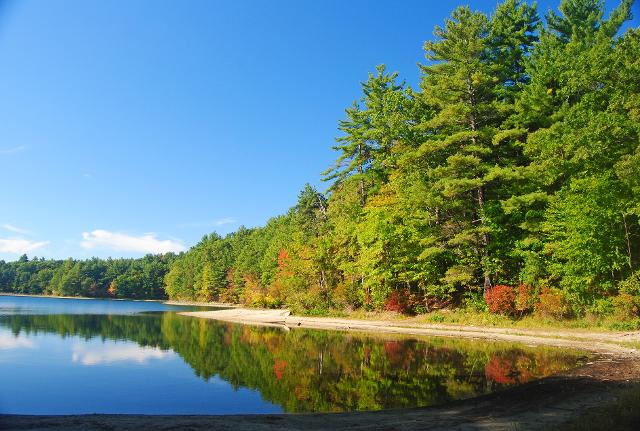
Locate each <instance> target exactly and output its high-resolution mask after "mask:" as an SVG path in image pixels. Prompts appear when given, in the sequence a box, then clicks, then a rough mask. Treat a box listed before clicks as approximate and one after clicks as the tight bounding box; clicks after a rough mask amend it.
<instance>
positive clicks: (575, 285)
mask: <svg viewBox="0 0 640 431" xmlns="http://www.w3.org/2000/svg"><path fill="white" fill-rule="evenodd" d="M632 4H633V0H621V1H620V3H619V4H618V6H617V7H616V8H614V9H613V10H612V11H611V13H609V14H608V15H607V16H605V10H604V5H603V2H602V1H600V0H562V1H561V2H560V5H559V7H558V11H549V12H548V13H546V14H545V15H544V17H543V18H540V15H539V12H538V11H537V8H536V6H535V4H529V3H527V2H526V1H522V0H505V1H503V2H502V3H499V4H498V5H497V6H496V9H495V10H494V11H493V12H492V13H491V14H485V13H482V12H476V11H473V10H471V9H470V8H469V7H459V8H457V9H455V10H454V11H453V12H452V14H451V16H450V17H449V18H448V19H447V20H446V21H445V23H444V25H442V26H437V27H436V28H435V29H434V37H433V38H432V39H431V40H429V41H427V42H425V44H424V51H425V57H426V61H425V63H424V64H422V65H420V67H419V72H420V84H419V86H418V88H411V87H410V86H409V85H407V84H406V83H405V82H404V81H402V80H401V79H400V78H399V76H398V74H397V73H392V72H389V71H388V70H387V69H386V68H385V66H384V65H381V66H378V67H377V68H376V70H375V72H373V73H370V74H369V76H368V79H367V80H366V81H365V82H363V83H361V90H362V94H361V96H360V98H359V99H358V100H357V101H355V102H354V104H353V105H352V106H350V107H348V108H347V109H346V118H345V119H343V120H342V121H340V122H339V126H338V129H339V131H340V136H339V138H338V139H337V141H336V143H335V146H334V149H335V150H336V153H337V158H336V161H335V163H334V164H333V166H331V167H330V168H329V169H327V170H326V171H325V172H324V173H323V174H322V177H323V179H324V180H325V181H327V184H328V189H327V191H326V192H325V193H320V192H319V191H318V190H316V189H315V188H314V187H312V186H310V185H306V186H305V187H304V188H303V190H302V191H301V192H300V194H299V197H298V201H297V203H296V204H295V205H294V206H293V207H292V208H290V209H289V211H287V212H286V214H283V215H279V216H276V217H274V218H272V219H270V220H269V221H268V222H267V223H266V225H265V226H263V227H257V228H245V227H241V228H240V229H238V230H237V231H236V232H234V233H231V234H229V235H227V236H225V237H222V236H220V235H218V234H216V233H213V234H210V235H207V236H205V237H204V238H203V239H202V240H201V241H200V242H199V243H198V244H197V245H195V246H194V247H193V248H191V249H190V250H189V251H188V252H186V253H182V254H180V255H178V256H171V257H169V258H167V257H159V258H149V259H151V260H153V259H159V260H160V261H161V262H159V263H158V265H159V266H162V265H163V264H166V265H168V270H167V273H166V275H165V276H164V289H165V291H166V294H167V295H168V296H169V297H170V298H175V299H183V300H198V301H211V300H219V301H230V302H238V303H244V304H249V305H257V306H269V307H279V306H287V307H289V308H291V309H293V310H294V311H299V312H305V313H311V314H314V313H315V314H322V313H326V312H327V311H328V310H330V309H356V308H363V309H384V308H386V309H391V310H396V311H408V312H426V311H430V310H433V309H436V308H441V307H446V306H465V305H468V304H479V303H482V304H484V302H485V300H486V302H487V303H489V304H488V305H489V308H491V309H492V310H502V311H504V312H507V313H514V312H516V311H517V312H527V311H530V310H532V309H534V308H535V307H540V309H542V310H543V311H544V308H545V307H546V308H552V310H550V313H551V314H552V315H568V314H582V313H585V312H587V311H596V312H602V313H607V312H610V311H611V310H612V309H613V308H615V307H617V308H620V309H624V310H626V312H628V313H627V314H632V315H633V314H635V315H640V145H639V142H640V139H639V136H640V79H638V77H639V76H640V61H639V59H640V30H639V29H638V28H629V29H627V30H626V31H625V32H622V31H621V28H622V26H623V24H624V23H625V21H627V20H629V19H630V17H631V7H632ZM89 262H91V261H88V262H87V263H82V264H80V263H77V262H73V261H68V262H64V263H63V265H66V266H65V268H67V269H69V270H70V269H71V267H73V266H75V265H81V266H82V265H85V264H86V265H90V263H89ZM135 262H137V261H135ZM129 263H130V265H133V266H136V265H139V264H138V263H135V264H134V261H130V262H129ZM6 265H9V266H11V264H5V266H6ZM42 265H43V266H45V267H46V266H47V264H44V263H43V264H42ZM56 265H60V263H57V264H56ZM142 266H144V265H142ZM47 270H49V269H47ZM75 271H76V272H82V271H81V270H80V269H78V270H75ZM127 271H129V270H127ZM133 272H135V270H134V271H133ZM154 274H159V273H154ZM112 276H115V273H112ZM141 277H142V278H144V276H141ZM113 279H114V280H115V278H113ZM101 280H102V279H101ZM104 281H105V280H103V281H101V282H100V283H99V285H100V289H99V290H100V291H101V292H103V291H104V289H103V288H104V287H105V286H106V284H105V283H104ZM0 283H2V282H1V281H0ZM15 283H17V285H20V286H22V287H20V288H22V289H26V287H24V285H23V284H22V282H20V281H17V282H15ZM125 284H126V283H125ZM58 285H60V284H58ZM75 285H76V286H78V284H77V283H76V284H75ZM80 285H82V283H80ZM116 285H118V286H119V285H120V283H116ZM0 286H2V284H0ZM154 286H156V285H155V284H154ZM145 289H146V288H145ZM154 289H155V288H154ZM61 290H62V289H61V288H58V290H57V291H61ZM80 290H84V291H86V290H87V289H86V288H84V287H83V288H81V289H80ZM152 290H153V289H152ZM51 291H52V292H53V291H54V289H51ZM492 295H493V296H492ZM483 297H484V298H483Z"/></svg>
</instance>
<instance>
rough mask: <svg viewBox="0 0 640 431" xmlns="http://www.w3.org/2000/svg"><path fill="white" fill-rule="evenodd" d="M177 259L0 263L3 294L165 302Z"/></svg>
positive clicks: (170, 256) (40, 260)
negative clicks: (168, 275)
mask: <svg viewBox="0 0 640 431" xmlns="http://www.w3.org/2000/svg"><path fill="white" fill-rule="evenodd" d="M174 259H175V255H173V254H171V253H169V254H165V255H147V256H145V257H143V258H141V259H106V260H104V259H98V258H92V259H88V260H73V259H67V260H64V261H61V260H45V259H42V258H40V259H38V258H33V259H31V260H29V259H28V258H27V257H26V256H23V257H21V258H20V259H19V260H17V261H15V262H4V261H0V292H9V293H27V294H38V295H51V294H52V295H61V296H87V297H97V298H106V297H118V298H135V299H164V298H166V297H167V294H166V293H165V289H164V276H165V274H166V273H167V271H169V267H170V265H171V264H172V262H173V261H174Z"/></svg>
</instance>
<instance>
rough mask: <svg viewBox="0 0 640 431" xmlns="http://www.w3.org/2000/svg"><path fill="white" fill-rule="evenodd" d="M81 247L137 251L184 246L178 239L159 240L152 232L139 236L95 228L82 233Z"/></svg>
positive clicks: (174, 248) (179, 250)
mask: <svg viewBox="0 0 640 431" xmlns="http://www.w3.org/2000/svg"><path fill="white" fill-rule="evenodd" d="M82 239H83V241H82V242H81V243H80V246H81V247H82V248H86V249H93V248H110V249H112V250H117V251H133V252H139V253H154V254H155V253H169V252H175V253H177V252H181V251H185V250H186V248H185V246H184V245H182V244H181V243H180V242H178V241H172V240H169V239H165V240H159V239H158V238H156V235H155V234H154V233H147V234H144V235H140V236H133V235H127V234H124V233H120V232H110V231H108V230H103V229H97V230H94V231H91V232H83V233H82Z"/></svg>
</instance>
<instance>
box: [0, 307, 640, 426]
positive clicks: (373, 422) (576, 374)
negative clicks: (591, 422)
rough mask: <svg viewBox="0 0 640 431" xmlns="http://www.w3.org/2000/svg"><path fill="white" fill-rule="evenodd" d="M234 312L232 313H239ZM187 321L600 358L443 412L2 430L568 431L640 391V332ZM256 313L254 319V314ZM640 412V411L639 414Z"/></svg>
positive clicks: (241, 316) (279, 317) (88, 420)
mask: <svg viewBox="0 0 640 431" xmlns="http://www.w3.org/2000/svg"><path fill="white" fill-rule="evenodd" d="M232 311H233V313H232ZM226 312H227V314H226V316H225V315H224V314H214V313H222V311H206V312H193V313H185V314H189V315H192V316H194V317H200V318H203V317H204V318H214V319H220V320H228V321H235V322H240V323H247V324H268V325H282V324H286V325H287V326H291V327H297V326H299V327H313V328H324V329H334V330H335V329H338V330H354V331H367V330H369V331H377V332H385V333H399V334H400V333H402V334H416V335H433V336H448V337H465V338H478V339H496V340H508V341H517V342H524V343H527V344H540V345H541V344H544V345H553V346H561V347H573V348H578V349H583V350H586V351H590V352H592V353H593V355H592V357H591V359H590V361H589V362H587V363H586V364H585V365H583V366H581V367H579V368H576V369H573V370H570V371H568V372H565V373H563V374H560V375H556V376H553V377H549V378H545V379H541V380H538V381H534V382H530V383H527V384H524V385H521V386H517V387H514V388H511V389H508V390H505V391H502V392H498V393H493V394H490V395H486V396H482V397H478V398H472V399H467V400H461V401H456V402H452V403H449V404H447V405H444V406H434V407H427V408H415V409H403V410H384V411H379V412H354V413H333V414H332V413H318V414H315V413H314V414H282V415H236V416H143V415H75V416H19V415H0V429H2V430H5V429H7V430H139V429H144V428H146V429H152V430H194V431H195V430H239V431H243V430H321V429H331V430H340V429H349V430H402V431H405V430H427V429H428V430H539V429H545V428H550V427H558V426H560V427H561V426H562V424H563V423H565V422H567V421H570V420H571V419H572V418H573V417H576V416H578V415H580V414H581V413H583V412H585V411H587V410H589V409H592V408H595V407H598V406H601V405H602V404H604V403H607V402H610V401H614V400H615V399H616V397H617V396H619V395H620V394H622V393H624V392H625V391H627V390H630V389H631V388H634V387H636V388H637V387H639V386H640V353H639V352H638V351H637V350H635V349H633V348H630V347H626V346H623V345H621V344H620V343H625V342H630V341H635V342H637V340H638V339H639V337H640V333H638V332H626V333H624V332H621V333H609V334H601V333H590V332H587V331H559V330H550V331H546V330H545V331H533V330H520V329H518V330H510V329H494V328H478V327H457V326H446V325H427V324H424V325H411V326H407V327H405V326H396V325H395V324H390V323H389V322H371V321H356V320H342V319H323V318H302V317H290V316H288V315H286V313H284V314H283V313H280V314H269V313H262V314H260V313H257V314H256V313H255V310H253V311H252V310H248V311H247V312H243V311H240V310H238V309H236V310H227V311H226ZM250 312H251V313H253V314H250ZM639 408H640V406H639Z"/></svg>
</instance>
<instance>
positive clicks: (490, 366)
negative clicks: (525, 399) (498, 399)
mask: <svg viewBox="0 0 640 431" xmlns="http://www.w3.org/2000/svg"><path fill="white" fill-rule="evenodd" d="M484 373H485V375H486V376H487V379H490V380H493V381H494V382H496V383H502V384H507V385H512V384H514V383H516V381H517V380H516V375H517V371H516V370H515V369H514V366H513V362H512V361H510V360H508V359H505V358H499V357H498V356H496V355H493V356H492V357H491V359H490V360H489V362H487V365H485V367H484Z"/></svg>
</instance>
